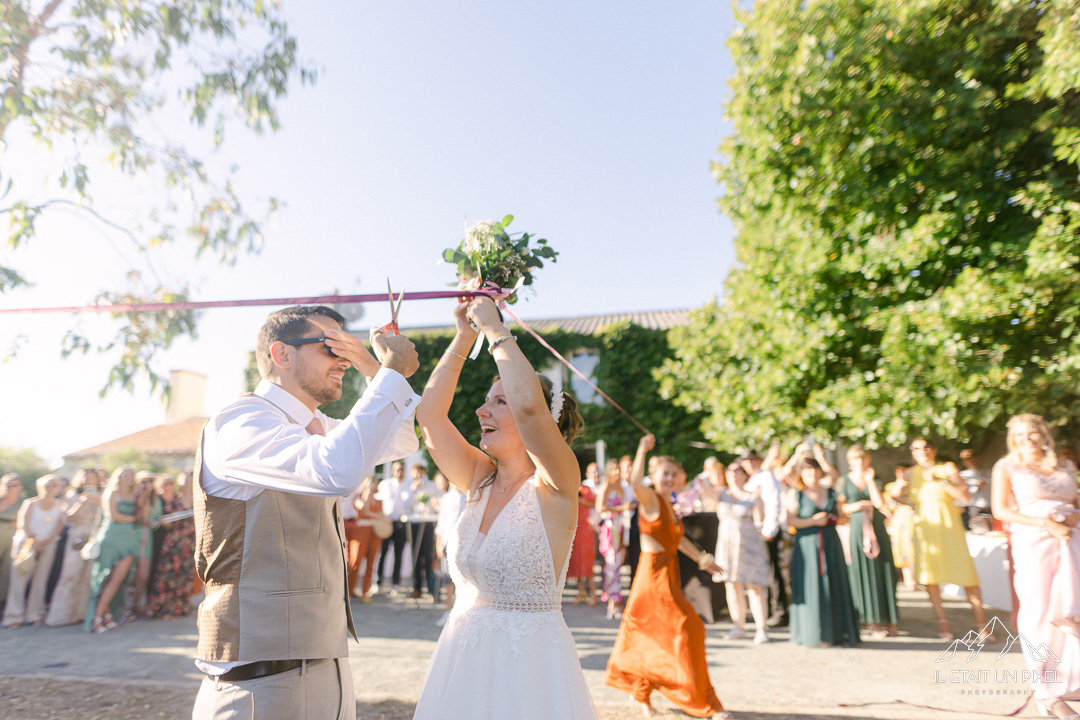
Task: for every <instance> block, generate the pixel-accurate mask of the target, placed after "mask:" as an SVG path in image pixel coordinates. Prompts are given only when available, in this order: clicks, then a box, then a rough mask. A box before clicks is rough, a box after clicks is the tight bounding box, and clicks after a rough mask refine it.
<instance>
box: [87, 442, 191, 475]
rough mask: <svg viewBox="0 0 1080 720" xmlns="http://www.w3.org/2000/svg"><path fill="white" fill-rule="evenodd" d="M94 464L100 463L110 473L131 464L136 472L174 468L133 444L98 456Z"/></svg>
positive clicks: (163, 470) (162, 470) (161, 470)
mask: <svg viewBox="0 0 1080 720" xmlns="http://www.w3.org/2000/svg"><path fill="white" fill-rule="evenodd" d="M94 465H95V466H98V465H100V466H101V467H103V468H105V470H106V472H108V473H110V474H111V473H112V472H113V471H114V470H116V468H118V467H122V466H124V465H128V466H130V467H131V468H132V469H133V470H134V471H135V472H143V471H146V472H153V473H163V472H168V471H169V470H171V469H172V468H171V467H170V466H169V464H168V463H167V462H163V461H162V460H161V458H155V457H152V456H150V455H148V454H146V453H145V452H143V451H142V450H139V449H138V448H136V447H133V446H128V447H126V448H121V449H120V450H113V451H111V452H107V453H105V454H104V455H102V456H101V457H100V458H98V460H97V462H95V463H94Z"/></svg>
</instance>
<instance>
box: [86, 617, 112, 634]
mask: <svg viewBox="0 0 1080 720" xmlns="http://www.w3.org/2000/svg"><path fill="white" fill-rule="evenodd" d="M109 630H112V628H110V627H109V626H108V625H107V624H106V623H105V616H103V615H98V616H97V617H96V618H94V621H93V622H92V623H90V632H92V633H94V634H95V635H100V634H101V633H104V632H108V631H109Z"/></svg>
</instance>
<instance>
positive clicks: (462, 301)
mask: <svg viewBox="0 0 1080 720" xmlns="http://www.w3.org/2000/svg"><path fill="white" fill-rule="evenodd" d="M469 300H470V298H458V305H457V307H456V308H454V327H455V328H456V329H457V334H458V335H464V336H465V337H468V338H475V337H476V335H477V333H478V332H479V331H478V330H477V329H476V327H474V326H473V324H472V323H470V322H469V318H468V314H467V313H468V312H469Z"/></svg>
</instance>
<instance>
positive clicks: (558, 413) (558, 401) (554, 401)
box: [551, 385, 563, 425]
mask: <svg viewBox="0 0 1080 720" xmlns="http://www.w3.org/2000/svg"><path fill="white" fill-rule="evenodd" d="M562 406H563V394H562V385H552V386H551V417H552V418H554V419H555V424H556V425H558V424H559V420H560V419H561V418H562Z"/></svg>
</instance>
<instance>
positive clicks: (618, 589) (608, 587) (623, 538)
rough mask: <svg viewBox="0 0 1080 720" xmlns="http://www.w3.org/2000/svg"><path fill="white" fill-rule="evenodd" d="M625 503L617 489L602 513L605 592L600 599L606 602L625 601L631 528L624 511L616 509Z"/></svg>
mask: <svg viewBox="0 0 1080 720" xmlns="http://www.w3.org/2000/svg"><path fill="white" fill-rule="evenodd" d="M625 503H626V500H625V499H623V496H622V492H621V491H620V490H618V489H616V490H615V491H614V492H612V493H611V494H610V495H608V496H607V500H606V501H605V502H604V507H605V508H608V509H606V510H604V511H603V512H602V513H600V553H601V554H602V555H603V556H604V590H603V592H602V593H600V599H601V600H603V601H604V602H607V601H608V600H614V601H615V602H622V601H623V593H622V566H623V561H624V560H625V559H626V545H627V540H629V533H630V526H629V525H627V523H626V520H625V517H624V515H625V514H624V513H623V511H622V510H616V509H615V508H617V507H619V506H620V505H624V504H625Z"/></svg>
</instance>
